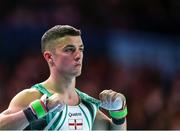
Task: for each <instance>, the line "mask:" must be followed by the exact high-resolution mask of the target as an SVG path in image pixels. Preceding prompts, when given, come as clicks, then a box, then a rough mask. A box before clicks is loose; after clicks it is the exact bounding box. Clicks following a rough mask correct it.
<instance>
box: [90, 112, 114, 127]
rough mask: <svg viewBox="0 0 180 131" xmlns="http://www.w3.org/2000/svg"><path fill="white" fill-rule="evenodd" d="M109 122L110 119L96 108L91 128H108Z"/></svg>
mask: <svg viewBox="0 0 180 131" xmlns="http://www.w3.org/2000/svg"><path fill="white" fill-rule="evenodd" d="M110 123H111V119H110V118H109V117H108V116H106V115H105V114H104V113H103V112H102V111H100V110H98V111H97V114H96V118H95V121H94V125H93V130H108V129H109V127H110Z"/></svg>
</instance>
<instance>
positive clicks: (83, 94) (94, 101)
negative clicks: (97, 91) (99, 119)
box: [76, 89, 101, 108]
mask: <svg viewBox="0 0 180 131" xmlns="http://www.w3.org/2000/svg"><path fill="white" fill-rule="evenodd" d="M76 92H77V93H78V95H79V96H80V98H81V99H82V100H84V101H87V102H90V103H93V104H95V105H96V107H97V108H99V106H100V103H101V102H100V100H97V99H95V98H93V97H91V96H89V95H87V94H86V93H83V92H81V91H80V90H78V89H76Z"/></svg>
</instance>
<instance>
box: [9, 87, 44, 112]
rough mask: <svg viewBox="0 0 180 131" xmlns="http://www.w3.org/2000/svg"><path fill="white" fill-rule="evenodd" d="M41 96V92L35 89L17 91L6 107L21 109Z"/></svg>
mask: <svg viewBox="0 0 180 131" xmlns="http://www.w3.org/2000/svg"><path fill="white" fill-rule="evenodd" d="M40 97H41V93H40V92H39V91H38V90H36V89H32V88H31V89H25V90H23V91H21V92H19V93H18V94H17V95H15V96H14V98H13V99H12V100H11V102H10V104H9V108H8V109H14V110H15V109H16V110H21V109H23V108H25V107H27V106H28V105H29V104H30V103H31V102H32V101H34V100H36V99H39V98H40Z"/></svg>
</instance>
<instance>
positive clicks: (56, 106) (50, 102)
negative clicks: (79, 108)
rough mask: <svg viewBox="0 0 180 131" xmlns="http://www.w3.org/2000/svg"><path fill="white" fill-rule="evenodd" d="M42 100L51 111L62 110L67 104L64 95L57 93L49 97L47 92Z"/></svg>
mask: <svg viewBox="0 0 180 131" xmlns="http://www.w3.org/2000/svg"><path fill="white" fill-rule="evenodd" d="M41 100H42V101H43V102H44V103H45V105H46V107H47V109H48V111H49V112H53V111H62V110H63V108H64V106H65V103H64V101H63V100H64V99H63V97H62V96H61V95H59V94H57V93H55V94H53V95H52V96H51V97H49V98H47V95H46V94H45V95H43V96H42V97H41Z"/></svg>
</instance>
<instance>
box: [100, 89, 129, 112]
mask: <svg viewBox="0 0 180 131" xmlns="http://www.w3.org/2000/svg"><path fill="white" fill-rule="evenodd" d="M99 98H100V100H101V105H100V106H101V107H102V108H104V109H106V110H120V109H122V108H123V107H124V106H125V105H126V98H125V97H124V95H123V94H121V93H117V92H115V91H113V90H104V91H102V92H101V93H100V94H99Z"/></svg>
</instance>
